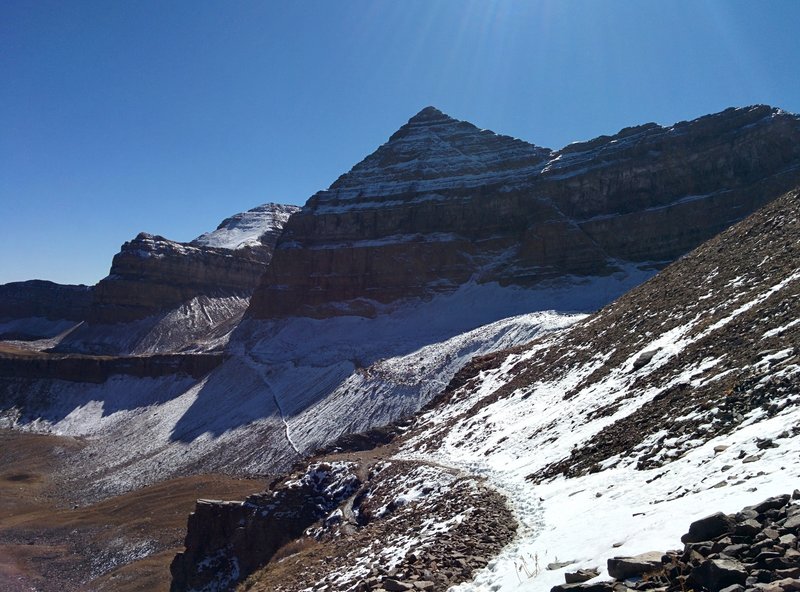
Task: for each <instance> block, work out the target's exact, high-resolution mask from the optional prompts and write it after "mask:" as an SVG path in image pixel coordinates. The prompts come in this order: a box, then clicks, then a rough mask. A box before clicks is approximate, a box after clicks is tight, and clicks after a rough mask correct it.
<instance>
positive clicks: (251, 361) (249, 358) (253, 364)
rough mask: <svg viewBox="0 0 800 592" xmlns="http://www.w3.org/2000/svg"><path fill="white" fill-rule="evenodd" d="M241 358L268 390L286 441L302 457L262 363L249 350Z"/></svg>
mask: <svg viewBox="0 0 800 592" xmlns="http://www.w3.org/2000/svg"><path fill="white" fill-rule="evenodd" d="M242 359H243V360H244V361H245V363H246V364H247V365H248V366H249V367H250V368H252V369H253V370H254V371H255V373H256V374H257V375H258V377H259V378H260V379H261V381H262V382H263V383H264V386H266V387H267V390H269V393H270V395H272V401H273V402H274V403H275V407H276V408H277V409H278V415H280V417H281V422H283V433H284V435H285V436H286V441H287V442H289V446H291V447H292V449H293V450H294V451H295V452H296V453H297V456H299V457H301V458H302V457H303V456H304V455H303V453H302V452H300V450H299V449H298V448H297V446H296V445H295V443H294V440H292V433H291V429H290V428H289V423H288V422H287V421H286V416H285V415H284V414H283V407H281V403H280V401H279V400H278V395H277V394H276V393H275V389H274V388H273V386H272V384H270V382H269V380H268V379H267V377H266V376H264V366H263V364H260V363H259V362H258V360H256V359H255V357H254V356H253V354H251V353H249V352H248V353H247V355H246V356H245V357H243V358H242Z"/></svg>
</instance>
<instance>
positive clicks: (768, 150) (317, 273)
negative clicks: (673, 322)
mask: <svg viewBox="0 0 800 592" xmlns="http://www.w3.org/2000/svg"><path fill="white" fill-rule="evenodd" d="M799 164H800V120H798V118H797V117H796V116H794V115H790V114H787V113H784V112H781V111H779V110H776V109H771V108H769V107H763V106H758V107H751V108H745V109H730V110H727V111H724V112H722V113H719V114H717V115H713V116H707V117H703V118H700V119H698V120H695V121H692V122H682V123H679V124H676V125H674V126H672V127H669V128H664V127H661V126H658V125H655V124H648V125H645V126H640V127H637V128H629V129H626V130H623V131H621V132H620V133H619V134H617V135H615V136H611V137H605V136H604V137H601V138H598V139H596V140H593V141H591V142H586V143H583V144H573V145H570V146H568V147H566V148H564V149H562V150H560V151H557V152H551V151H550V150H548V149H544V148H539V147H537V146H534V145H532V144H528V143H525V142H523V141H521V140H517V139H514V138H510V137H507V136H502V135H498V134H495V133H493V132H490V131H487V130H481V129H478V128H477V127H475V126H473V125H472V124H470V123H467V122H463V121H457V120H455V119H453V118H451V117H448V116H447V115H444V114H443V113H441V112H440V111H438V110H436V109H434V108H432V107H428V108H426V109H424V110H422V111H421V112H420V113H419V114H417V115H416V116H414V117H413V118H411V119H410V120H409V122H408V123H407V124H406V125H404V126H402V127H401V128H400V129H399V130H398V131H397V132H396V133H395V134H394V135H393V136H392V137H391V138H389V140H388V141H387V142H386V143H385V144H384V145H383V146H381V147H379V148H378V149H377V150H376V151H375V152H374V153H373V154H371V155H369V156H368V157H366V158H365V159H364V160H363V161H361V162H360V163H358V164H357V165H355V166H354V167H353V168H352V170H351V171H350V172H348V173H346V174H345V175H342V176H341V177H340V178H339V179H338V180H337V181H336V182H335V183H333V184H332V185H331V187H330V188H329V189H328V190H326V191H322V192H319V193H317V194H316V195H314V196H313V197H311V199H309V201H308V203H307V204H306V206H305V207H304V208H303V210H302V211H301V212H299V213H297V214H296V215H294V216H293V217H292V218H291V220H290V221H289V222H288V223H287V226H286V230H285V232H284V234H283V235H282V237H281V238H280V240H279V241H278V244H277V247H276V254H275V257H274V259H273V262H272V264H271V265H270V267H269V269H268V270H267V274H266V275H265V277H264V281H263V282H262V284H261V286H260V288H259V289H258V290H257V291H256V293H255V295H254V297H253V302H252V306H251V310H250V313H249V314H250V315H251V316H253V317H256V318H279V317H282V316H287V315H302V316H311V317H317V318H322V317H327V316H334V315H346V314H357V315H363V316H372V315H374V314H376V312H377V310H378V309H379V308H380V305H381V304H386V303H392V302H396V301H398V300H401V299H405V298H420V297H422V298H429V297H431V296H432V295H433V294H435V293H441V292H444V293H448V292H452V291H454V290H456V289H457V288H458V287H459V286H461V285H464V284H465V283H467V282H469V281H477V282H483V283H485V282H499V283H501V284H503V285H507V284H515V285H524V286H531V285H537V284H541V283H542V282H544V281H548V280H552V279H553V278H564V277H565V276H581V277H587V276H598V275H608V274H611V273H615V272H619V271H620V270H622V269H624V268H625V265H626V264H628V265H631V264H634V265H639V266H650V267H651V268H653V267H659V266H662V265H663V264H664V263H665V262H668V261H671V260H673V259H674V258H676V257H678V256H680V255H682V254H684V253H686V252H687V251H689V250H690V249H692V248H694V247H695V246H697V245H698V244H700V243H701V242H702V241H703V240H705V239H707V238H710V237H711V236H713V235H714V234H716V233H717V232H719V231H721V230H723V229H724V228H726V227H727V226H728V225H730V224H731V223H732V222H734V221H736V220H738V219H741V218H742V217H744V216H746V215H747V214H748V213H750V212H752V211H754V210H755V209H756V208H757V207H758V206H760V205H762V204H764V203H766V202H767V201H769V200H770V199H774V198H775V197H777V196H778V195H780V193H782V192H784V191H786V190H788V189H790V188H791V187H794V186H795V185H796V184H797V183H798V182H800V168H798V165H799Z"/></svg>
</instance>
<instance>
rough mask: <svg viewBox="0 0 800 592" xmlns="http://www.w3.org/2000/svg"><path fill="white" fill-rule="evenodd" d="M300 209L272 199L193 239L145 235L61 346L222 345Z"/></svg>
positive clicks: (129, 350)
mask: <svg viewBox="0 0 800 592" xmlns="http://www.w3.org/2000/svg"><path fill="white" fill-rule="evenodd" d="M298 209H299V208H297V207H295V206H283V205H279V204H265V205H263V206H259V207H257V208H254V209H252V210H249V211H248V212H244V213H241V214H237V215H235V216H233V217H231V218H228V219H226V220H224V221H223V222H222V223H221V224H220V226H219V227H218V228H217V230H215V231H213V232H210V233H206V234H203V235H201V236H200V237H198V238H197V239H195V240H194V241H192V242H190V243H178V242H175V241H170V240H168V239H165V238H164V237H161V236H153V235H150V234H146V233H141V234H139V235H138V236H136V238H134V239H133V240H131V241H128V242H126V243H125V244H123V245H122V249H121V250H120V252H119V253H117V254H116V255H115V256H114V260H113V262H112V264H111V271H110V273H109V275H108V276H107V277H106V278H104V279H102V280H101V281H100V282H99V283H98V284H97V286H95V288H94V297H93V299H92V305H91V307H90V309H89V312H88V314H87V316H86V321H87V322H86V323H85V324H84V325H83V326H81V327H80V328H79V329H77V330H76V331H74V332H73V333H71V334H70V335H69V336H68V337H66V338H65V339H63V340H61V342H60V343H59V345H58V346H57V348H56V350H57V351H59V352H77V353H93V354H142V353H156V352H158V353H164V352H168V351H187V350H188V351H196V350H208V349H220V348H221V347H222V346H223V345H224V343H225V340H226V339H227V336H228V335H229V334H230V332H231V331H232V330H233V328H234V327H235V326H236V324H237V323H238V321H239V319H240V318H241V316H242V314H244V311H245V309H246V308H247V306H248V303H249V299H250V295H251V294H252V292H253V290H254V288H255V286H256V285H257V284H258V281H259V279H260V277H261V275H262V274H263V273H264V269H265V268H266V266H267V264H268V263H269V261H270V259H271V257H272V250H273V247H274V245H275V241H276V240H277V237H278V234H279V232H280V229H281V228H282V227H283V224H284V223H285V222H286V220H287V219H288V218H289V216H290V215H291V214H292V213H294V212H295V211H297V210H298Z"/></svg>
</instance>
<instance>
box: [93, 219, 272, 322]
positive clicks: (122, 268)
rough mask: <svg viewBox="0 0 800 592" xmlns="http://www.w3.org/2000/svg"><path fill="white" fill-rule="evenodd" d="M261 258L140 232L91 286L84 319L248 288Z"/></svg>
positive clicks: (121, 317) (124, 315)
mask: <svg viewBox="0 0 800 592" xmlns="http://www.w3.org/2000/svg"><path fill="white" fill-rule="evenodd" d="M265 265H266V264H265V262H264V261H263V260H262V259H260V258H259V257H256V256H254V255H253V254H252V253H250V252H242V253H240V252H238V251H232V250H229V249H219V248H211V247H195V246H192V245H188V244H182V243H176V242H173V241H170V240H167V239H165V238H163V237H160V236H153V235H150V234H145V233H141V234H139V235H138V236H137V237H136V238H135V239H133V240H132V241H128V242H126V243H125V244H124V245H122V249H121V250H120V252H119V253H118V254H117V255H115V256H114V261H113V263H112V264H111V273H110V274H109V275H108V277H106V278H105V279H103V280H101V281H100V283H98V284H97V286H96V287H95V294H94V302H93V303H92V309H91V313H90V315H89V320H90V322H94V323H119V322H127V321H134V320H137V319H142V318H145V317H147V316H150V315H153V314H156V313H158V312H159V311H161V310H164V309H166V308H169V307H173V306H176V305H179V304H181V303H183V302H187V301H189V300H191V299H192V298H194V297H197V296H201V295H204V296H210V297H215V296H243V297H246V296H248V295H249V293H250V292H252V290H253V288H254V287H255V285H256V284H257V282H258V279H259V277H260V276H261V274H262V273H263V271H264V267H265Z"/></svg>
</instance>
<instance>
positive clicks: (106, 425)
mask: <svg viewBox="0 0 800 592" xmlns="http://www.w3.org/2000/svg"><path fill="white" fill-rule="evenodd" d="M651 273H652V272H651V271H648V270H645V271H637V270H635V269H632V270H631V271H630V272H629V273H628V274H619V275H618V276H614V277H608V278H605V279H603V280H596V281H595V282H594V283H592V284H589V283H584V284H583V285H580V286H577V287H576V286H575V285H574V284H573V283H572V282H564V283H563V285H560V286H559V285H553V286H551V287H550V289H548V290H541V291H538V292H536V291H530V290H522V289H518V288H501V287H499V286H496V285H470V286H465V287H464V288H463V289H462V290H460V291H458V292H457V293H455V294H452V295H441V296H438V297H436V298H434V299H433V300H431V301H430V302H427V303H422V304H419V303H415V302H410V303H407V304H405V305H399V306H396V307H395V308H394V309H387V310H385V311H384V313H383V314H381V315H380V316H378V317H376V318H374V319H365V318H363V317H334V318H331V319H321V320H318V319H309V318H290V319H284V320H281V321H270V322H265V321H257V320H252V319H251V320H247V321H245V322H244V323H243V324H242V325H241V326H240V327H239V329H238V330H237V332H236V333H235V335H234V337H233V339H232V341H231V342H230V344H229V346H228V352H227V359H226V361H225V362H224V363H223V364H222V366H220V367H219V368H217V369H216V370H214V371H213V372H212V373H211V374H210V375H208V376H207V377H205V378H203V379H201V380H192V379H189V378H187V377H186V376H181V375H175V376H165V377H160V378H157V379H147V380H143V379H137V378H133V377H125V376H120V377H113V378H112V379H110V380H108V381H106V382H104V383H101V384H93V385H86V384H82V383H74V382H66V381H63V380H44V379H42V380H34V381H30V380H22V379H8V378H6V379H0V389H1V390H0V394H2V395H3V398H2V400H4V401H5V403H6V405H8V402H9V401H10V402H13V403H14V405H13V406H12V407H11V408H6V412H5V416H6V418H7V419H6V424H7V425H9V424H11V425H14V426H16V427H17V428H20V429H34V430H43V431H52V432H55V433H58V434H64V435H73V436H85V437H88V438H89V445H88V446H87V448H86V449H85V454H86V459H87V462H86V463H81V464H79V465H76V466H74V467H67V468H65V470H67V472H71V475H70V476H71V477H72V478H74V479H75V480H76V482H81V483H85V482H86V481H87V479H88V480H89V481H90V482H91V483H92V484H93V485H92V486H91V488H89V490H90V492H91V494H92V495H107V494H110V493H115V492H119V491H122V490H126V489H129V488H132V487H138V486H141V485H143V484H144V483H149V482H153V481H158V480H160V479H163V478H167V477H169V476H173V475H176V474H182V473H184V472H187V471H198V470H214V471H228V472H247V473H268V472H272V471H276V470H283V469H286V468H288V466H289V465H291V464H292V463H293V462H294V461H296V460H297V459H298V458H299V457H300V456H301V455H304V454H308V453H310V452H312V451H314V450H315V449H316V448H317V447H319V446H321V445H324V444H327V443H329V442H331V441H332V440H334V439H336V438H337V437H339V436H340V435H342V434H344V433H349V432H357V431H362V430H366V429H369V428H371V427H374V426H379V425H383V424H385V423H388V422H390V421H393V420H395V419H397V418H399V417H403V416H407V415H410V414H412V413H414V412H416V411H417V410H418V409H420V408H421V407H422V406H423V405H424V404H425V403H427V402H428V401H429V400H430V398H431V397H433V396H434V395H435V394H436V393H437V392H439V391H440V390H441V389H442V388H443V387H444V386H445V385H446V384H447V383H448V382H449V380H450V379H451V377H452V376H453V375H454V374H455V373H456V372H457V371H458V370H459V369H460V368H462V367H463V366H464V365H465V364H466V363H467V362H468V361H469V360H470V359H471V358H472V357H473V356H475V355H483V354H487V353H490V352H492V351H495V350H498V349H503V348H507V347H512V346H515V345H519V344H521V343H525V342H527V341H530V340H531V339H532V338H534V337H535V336H536V335H538V334H540V333H542V332H549V331H553V330H558V329H561V328H563V327H565V326H568V325H570V324H571V323H573V322H575V321H576V320H578V319H580V318H582V316H583V315H581V314H575V313H574V311H581V310H583V311H588V310H592V309H594V308H596V307H597V306H599V305H600V304H601V303H602V302H604V301H606V300H607V299H608V298H609V297H610V296H609V295H613V294H618V293H620V292H623V291H625V290H626V289H628V288H629V287H631V286H633V285H636V284H638V283H639V282H641V281H642V280H643V279H644V278H645V277H648V276H649V275H650V274H651ZM553 309H560V312H556V311H555V310H553ZM465 310H469V311H470V314H469V315H465V314H463V311H465ZM527 311H542V312H527Z"/></svg>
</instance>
